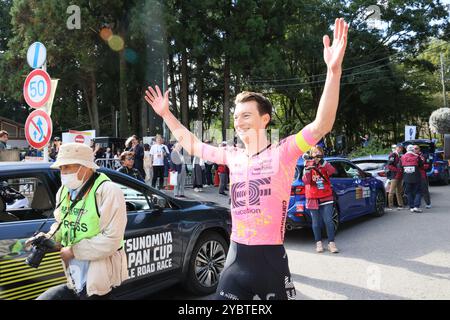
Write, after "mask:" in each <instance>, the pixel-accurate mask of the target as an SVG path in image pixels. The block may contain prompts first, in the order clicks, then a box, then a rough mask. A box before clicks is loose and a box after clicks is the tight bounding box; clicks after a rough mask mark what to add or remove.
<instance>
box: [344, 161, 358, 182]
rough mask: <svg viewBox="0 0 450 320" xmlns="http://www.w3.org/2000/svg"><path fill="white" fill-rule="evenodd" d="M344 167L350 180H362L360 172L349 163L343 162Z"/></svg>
mask: <svg viewBox="0 0 450 320" xmlns="http://www.w3.org/2000/svg"><path fill="white" fill-rule="evenodd" d="M342 167H343V168H344V170H345V172H346V173H347V175H348V176H349V177H350V178H361V174H360V171H359V170H358V168H357V167H356V166H354V165H353V164H351V163H349V162H342Z"/></svg>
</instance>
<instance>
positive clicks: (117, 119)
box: [116, 110, 119, 138]
mask: <svg viewBox="0 0 450 320" xmlns="http://www.w3.org/2000/svg"><path fill="white" fill-rule="evenodd" d="M118 137H119V111H117V110H116V138H118Z"/></svg>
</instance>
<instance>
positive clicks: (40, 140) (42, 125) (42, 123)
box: [25, 110, 53, 150]
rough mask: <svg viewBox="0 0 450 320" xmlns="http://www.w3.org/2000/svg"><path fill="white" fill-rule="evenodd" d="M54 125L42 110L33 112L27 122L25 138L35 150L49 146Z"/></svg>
mask: <svg viewBox="0 0 450 320" xmlns="http://www.w3.org/2000/svg"><path fill="white" fill-rule="evenodd" d="M52 131H53V124H52V120H51V119H50V117H49V115H48V114H47V113H46V112H44V111H42V110H35V111H33V112H32V113H31V114H30V115H29V116H28V118H27V121H26V122H25V137H26V138H27V141H28V143H29V144H30V146H32V147H33V148H35V149H38V150H40V149H42V148H44V147H46V146H47V144H48V142H49V141H50V139H51V138H52Z"/></svg>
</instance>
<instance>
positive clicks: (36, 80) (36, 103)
mask: <svg viewBox="0 0 450 320" xmlns="http://www.w3.org/2000/svg"><path fill="white" fill-rule="evenodd" d="M50 92H51V80H50V76H49V75H48V73H47V72H45V71H44V70H42V69H35V70H33V71H31V72H30V74H29V75H28V76H27V79H26V80H25V84H24V85H23V96H24V98H25V101H26V102H27V104H28V105H29V106H30V107H32V108H35V109H37V108H40V107H42V106H43V105H44V104H45V103H46V102H47V101H48V99H49V97H50Z"/></svg>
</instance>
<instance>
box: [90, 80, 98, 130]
mask: <svg viewBox="0 0 450 320" xmlns="http://www.w3.org/2000/svg"><path fill="white" fill-rule="evenodd" d="M90 78H91V83H90V85H91V101H92V102H91V109H92V111H91V112H92V121H91V123H92V127H93V128H94V130H95V135H96V136H100V122H99V119H98V100H97V78H96V76H95V73H94V72H91V77H90Z"/></svg>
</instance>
